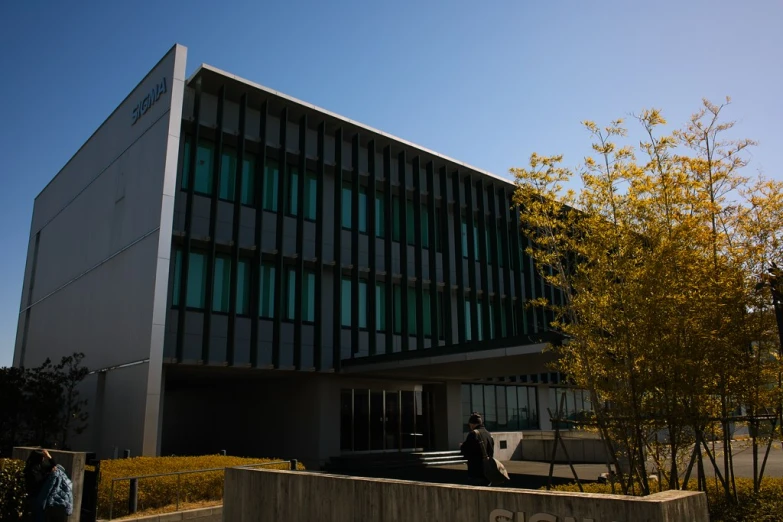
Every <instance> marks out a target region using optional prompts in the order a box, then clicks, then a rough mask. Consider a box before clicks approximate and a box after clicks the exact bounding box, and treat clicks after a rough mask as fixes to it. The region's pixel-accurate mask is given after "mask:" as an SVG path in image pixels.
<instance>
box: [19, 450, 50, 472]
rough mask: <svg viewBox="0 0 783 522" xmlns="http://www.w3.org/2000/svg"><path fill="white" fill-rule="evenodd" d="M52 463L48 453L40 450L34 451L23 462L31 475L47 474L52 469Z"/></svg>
mask: <svg viewBox="0 0 783 522" xmlns="http://www.w3.org/2000/svg"><path fill="white" fill-rule="evenodd" d="M52 467H53V466H52V461H51V457H50V455H49V453H48V452H47V451H46V450H44V449H42V448H39V449H35V450H33V451H32V452H30V455H29V456H28V457H27V461H26V462H25V469H27V470H28V471H30V472H32V473H36V472H39V473H48V472H49V471H51V469H52Z"/></svg>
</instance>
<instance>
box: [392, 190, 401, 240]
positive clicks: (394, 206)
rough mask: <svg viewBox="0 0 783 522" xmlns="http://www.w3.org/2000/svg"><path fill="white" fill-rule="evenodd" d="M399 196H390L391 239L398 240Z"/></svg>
mask: <svg viewBox="0 0 783 522" xmlns="http://www.w3.org/2000/svg"><path fill="white" fill-rule="evenodd" d="M400 219H401V218H400V198H399V197H397V196H392V227H393V228H392V239H393V240H394V241H399V240H400Z"/></svg>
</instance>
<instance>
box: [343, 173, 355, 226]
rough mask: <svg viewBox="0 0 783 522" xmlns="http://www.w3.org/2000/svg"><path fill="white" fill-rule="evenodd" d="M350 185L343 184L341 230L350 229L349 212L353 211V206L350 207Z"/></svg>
mask: <svg viewBox="0 0 783 522" xmlns="http://www.w3.org/2000/svg"><path fill="white" fill-rule="evenodd" d="M351 192H352V191H351V185H350V184H349V183H343V201H342V206H343V216H342V224H343V228H348V229H350V228H351V225H352V223H351V217H352V216H351V212H352V211H353V206H352V205H351Z"/></svg>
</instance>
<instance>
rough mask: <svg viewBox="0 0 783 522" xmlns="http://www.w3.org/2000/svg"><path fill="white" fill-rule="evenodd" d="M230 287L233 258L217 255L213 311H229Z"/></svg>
mask: <svg viewBox="0 0 783 522" xmlns="http://www.w3.org/2000/svg"><path fill="white" fill-rule="evenodd" d="M230 289H231V258H230V257H228V256H222V255H220V256H217V257H215V282H214V285H213V286H212V311H214V312H228V303H229V294H230V293H231V291H230Z"/></svg>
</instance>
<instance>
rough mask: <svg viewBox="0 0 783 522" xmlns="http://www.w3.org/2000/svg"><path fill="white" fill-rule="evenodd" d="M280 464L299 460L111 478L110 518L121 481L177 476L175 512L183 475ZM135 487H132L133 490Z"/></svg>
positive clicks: (294, 462)
mask: <svg viewBox="0 0 783 522" xmlns="http://www.w3.org/2000/svg"><path fill="white" fill-rule="evenodd" d="M280 464H289V465H290V466H291V467H292V468H294V469H295V468H296V465H297V464H298V461H297V460H296V459H291V460H275V461H272V462H259V463H257V464H240V465H239V466H226V467H222V468H204V469H190V470H185V471H171V472H169V473H156V474H154V475H136V476H131V477H118V478H113V479H111V489H110V490H109V520H112V515H113V511H114V483H115V482H119V481H124V480H128V481H130V482H131V485H132V484H133V481H134V480H135V481H137V483H138V480H139V479H148V478H159V477H171V476H176V477H177V503H176V508H175V510H174V511H175V512H176V511H179V486H180V477H181V476H182V475H188V474H193V473H209V472H214V471H225V470H227V469H229V468H232V469H233V468H258V467H263V466H276V465H280ZM132 489H133V488H131V490H132ZM132 495H133V493H132V492H131V493H129V497H131V496H132Z"/></svg>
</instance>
